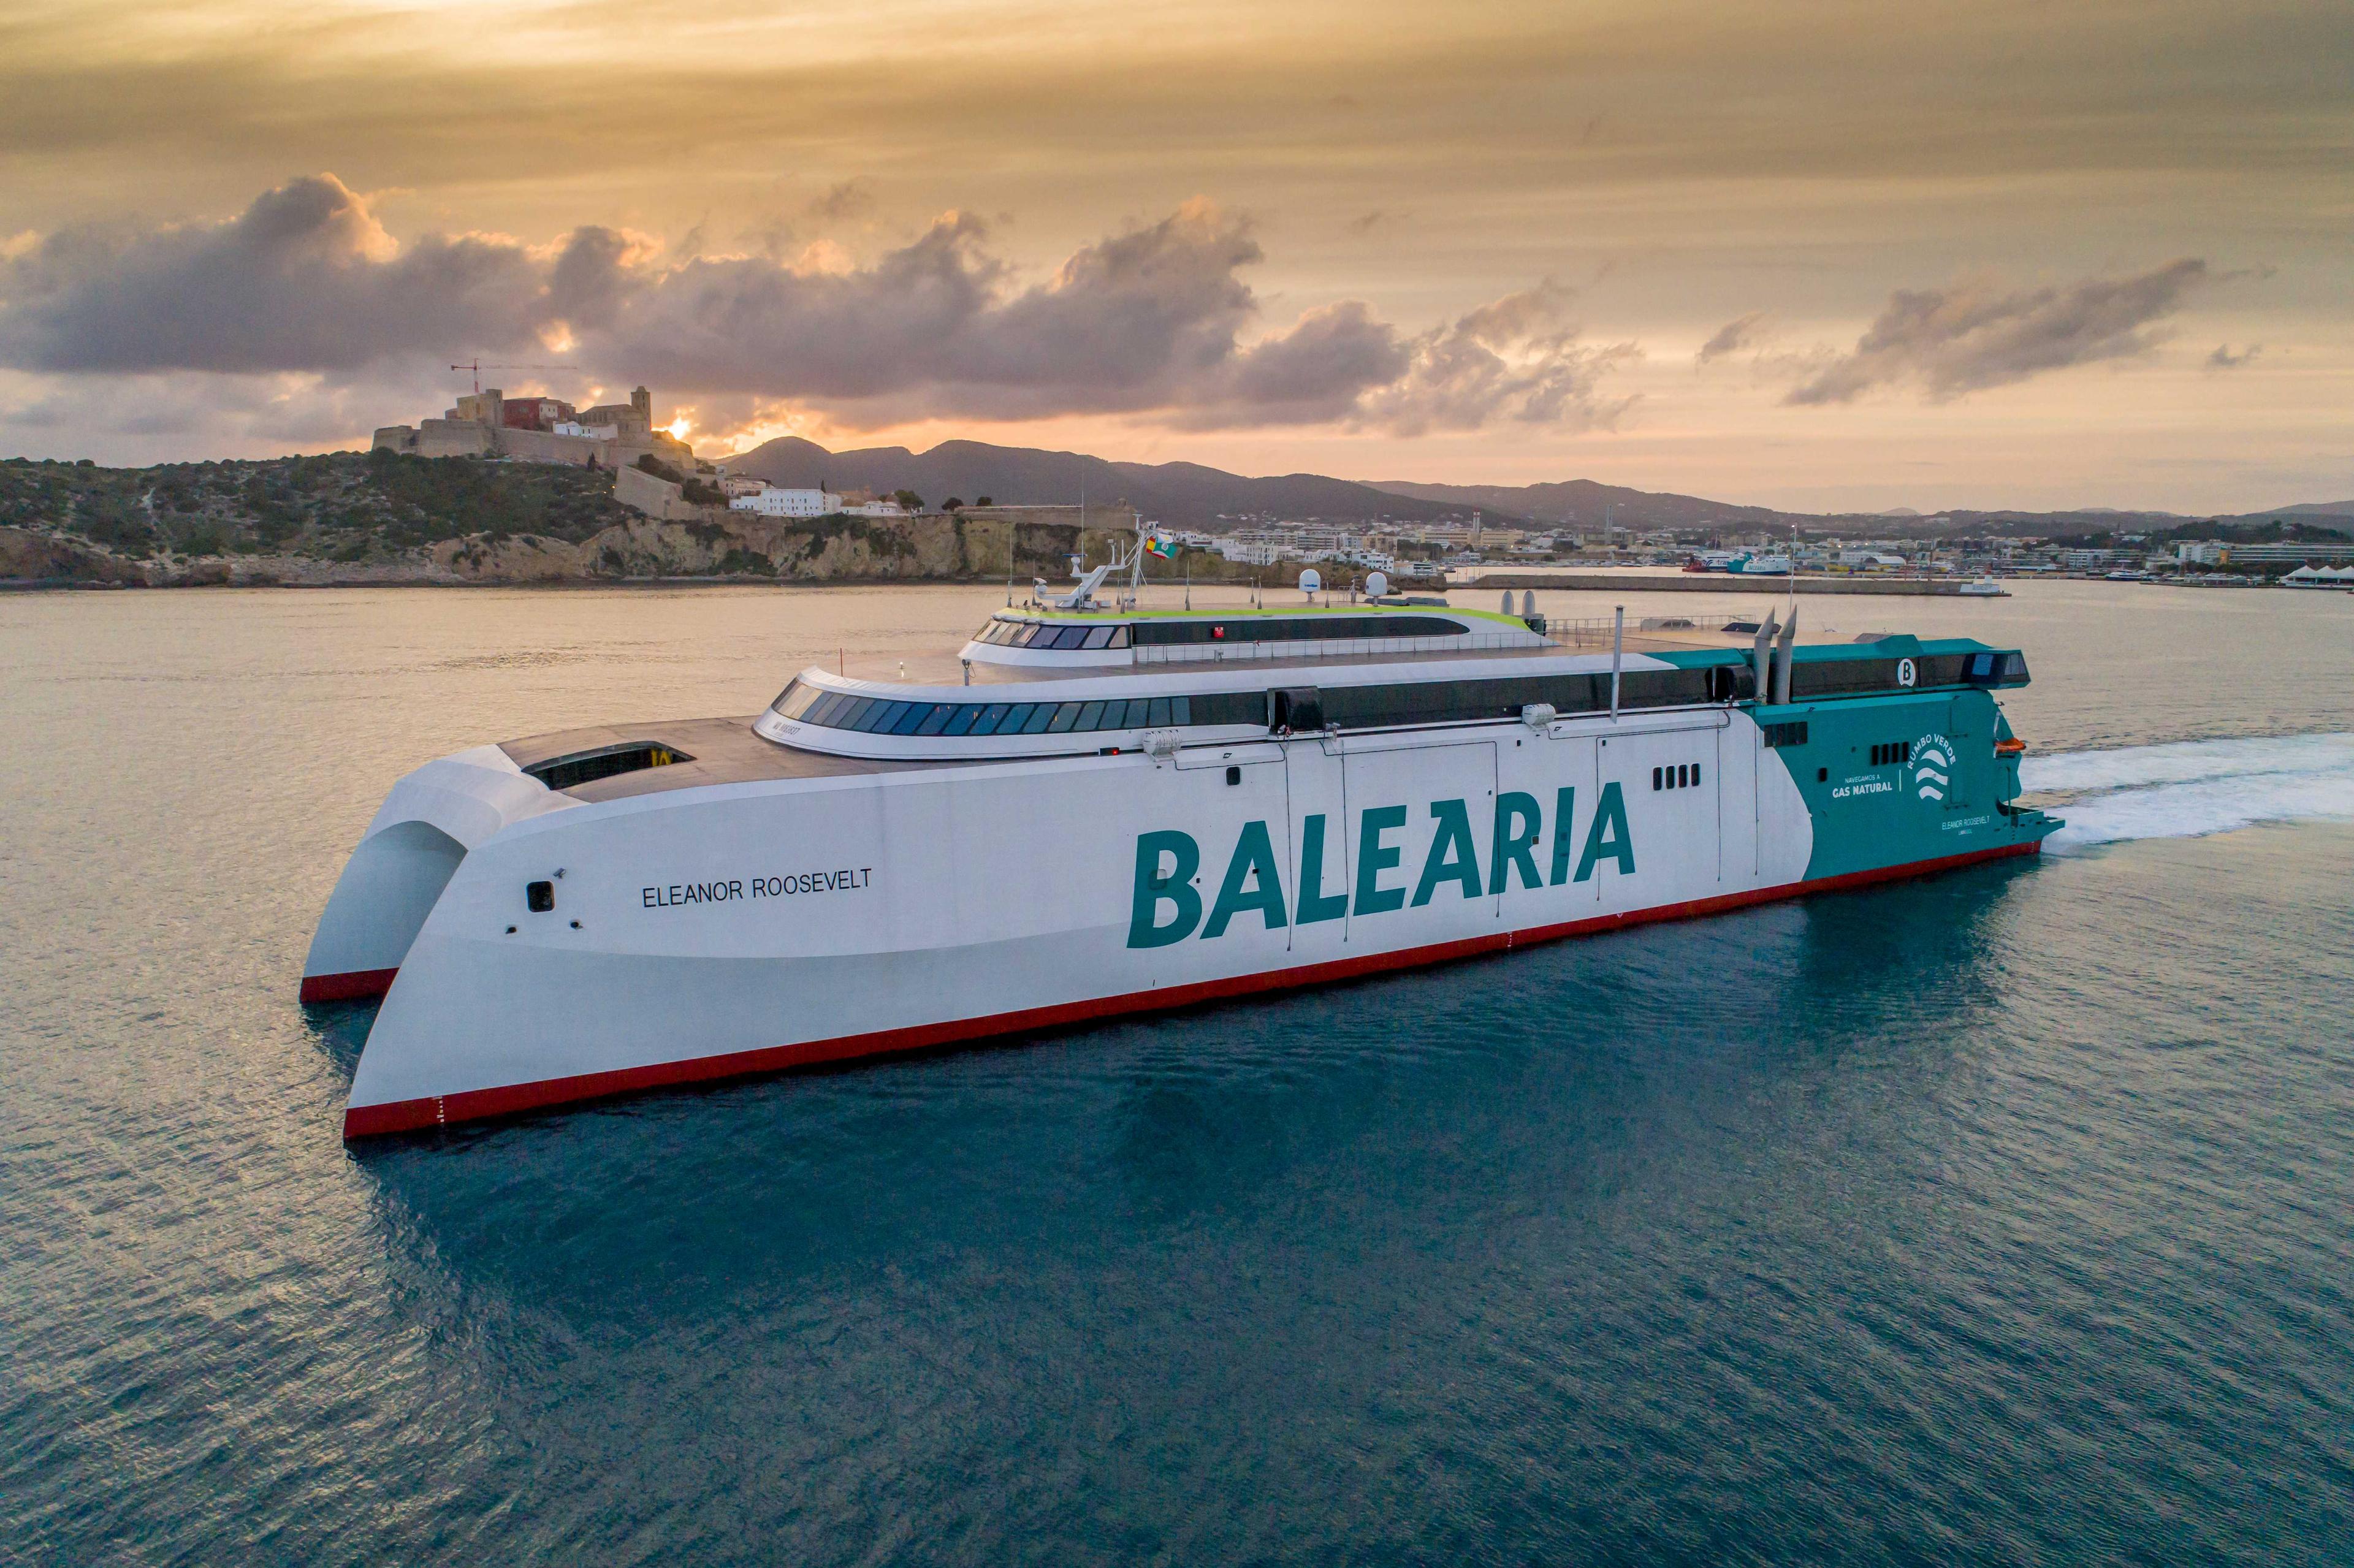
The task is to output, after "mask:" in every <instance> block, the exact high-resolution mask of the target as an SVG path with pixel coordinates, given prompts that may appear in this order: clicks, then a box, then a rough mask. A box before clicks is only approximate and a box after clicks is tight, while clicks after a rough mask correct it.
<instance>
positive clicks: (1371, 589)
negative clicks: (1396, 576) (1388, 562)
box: [1365, 572, 1390, 599]
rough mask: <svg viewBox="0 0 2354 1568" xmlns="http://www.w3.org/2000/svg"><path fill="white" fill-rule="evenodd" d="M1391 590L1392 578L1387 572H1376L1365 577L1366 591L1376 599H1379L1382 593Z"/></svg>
mask: <svg viewBox="0 0 2354 1568" xmlns="http://www.w3.org/2000/svg"><path fill="white" fill-rule="evenodd" d="M1389 591H1390V579H1389V576H1388V574H1387V573H1384V572H1375V573H1374V574H1373V576H1372V577H1367V578H1366V579H1365V592H1366V593H1368V594H1370V595H1371V596H1372V597H1373V598H1374V599H1379V598H1381V597H1382V595H1384V594H1385V593H1387V592H1389Z"/></svg>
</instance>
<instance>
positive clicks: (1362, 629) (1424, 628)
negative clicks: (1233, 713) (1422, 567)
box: [974, 615, 1467, 652]
mask: <svg viewBox="0 0 2354 1568" xmlns="http://www.w3.org/2000/svg"><path fill="white" fill-rule="evenodd" d="M1466 630H1467V629H1466V628H1465V627H1464V626H1463V624H1462V623H1461V622H1459V621H1454V620H1443V619H1441V618H1440V617H1438V616H1435V615H1335V616H1318V617H1315V618H1313V619H1299V620H1251V619H1239V620H1231V621H1214V620H1140V621H1137V622H1135V623H1134V624H1133V625H1132V626H1131V625H1129V624H1128V623H1125V622H1123V623H1121V624H1119V625H1116V626H1103V625H1089V624H1087V623H1086V622H1084V621H1058V620H1002V619H999V620H991V622H990V623H989V625H988V626H987V627H986V628H984V629H983V630H982V631H981V635H980V636H979V637H977V638H975V639H974V641H977V642H986V643H988V644H990V645H991V646H992V647H996V648H1030V649H1036V650H1041V651H1044V650H1050V649H1051V650H1053V651H1055V652H1071V651H1074V650H1076V651H1080V652H1088V651H1092V650H1095V649H1098V648H1125V647H1127V646H1129V641H1130V638H1131V635H1132V636H1133V639H1134V641H1136V642H1137V643H1139V644H1140V645H1143V646H1147V647H1162V646H1173V645H1176V644H1181V643H1192V642H1330V641H1356V640H1361V639H1363V638H1369V637H1460V636H1462V635H1464V634H1465V631H1466Z"/></svg>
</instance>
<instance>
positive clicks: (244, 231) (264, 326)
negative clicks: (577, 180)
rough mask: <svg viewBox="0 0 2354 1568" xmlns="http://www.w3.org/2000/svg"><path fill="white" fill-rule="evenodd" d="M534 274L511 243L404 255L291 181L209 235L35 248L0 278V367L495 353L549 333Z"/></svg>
mask: <svg viewBox="0 0 2354 1568" xmlns="http://www.w3.org/2000/svg"><path fill="white" fill-rule="evenodd" d="M543 283H544V278H543V270H542V269H541V267H540V266H539V265H538V264H537V263H536V262H535V260H533V259H532V258H531V257H530V256H529V255H528V254H527V253H526V252H525V250H524V249H523V248H522V247H520V246H518V245H515V244H514V243H513V242H512V241H506V240H500V239H492V238H475V237H460V238H447V237H443V236H434V237H431V238H426V239H423V240H419V242H417V243H416V244H413V245H411V246H409V247H408V248H407V249H402V248H401V247H399V246H398V245H397V244H396V243H395V242H394V240H393V238H392V237H391V236H390V235H388V234H387V233H386V232H385V230H384V228H383V227H382V226H381V225H380V224H378V223H377V222H376V217H375V216H374V215H373V214H371V213H370V212H369V211H368V208H367V204H366V202H365V201H364V200H363V199H362V198H361V197H360V196H358V195H357V194H356V193H355V192H354V191H352V190H350V189H349V188H348V187H346V186H345V185H344V184H343V182H342V181H340V180H338V179H336V178H335V177H334V175H313V176H310V177H306V178H303V179H298V180H292V181H290V182H288V183H287V184H285V185H281V186H279V187H278V188H277V189H275V190H273V191H270V192H268V193H266V194H265V195H263V196H260V198H259V199H257V200H256V201H255V202H254V203H253V204H252V205H251V206H250V207H247V208H246V210H245V211H244V212H243V213H242V214H240V215H239V217H235V218H233V219H231V220H229V221H228V222H227V223H223V224H219V225H216V226H210V227H206V226H175V227H165V228H149V229H138V228H131V227H129V226H123V225H116V226H105V227H98V228H78V229H68V230H65V231H62V232H59V233H57V234H53V235H50V236H48V237H47V238H44V239H43V240H42V241H41V242H40V243H39V244H37V245H36V246H33V247H31V248H29V249H26V250H24V251H23V252H21V253H20V254H18V255H16V256H15V257H13V258H11V259H10V260H8V261H7V262H6V263H5V267H0V301H4V302H5V309H0V363H5V364H6V365H9V366H15V367H17V368H19V369H27V370H48V371H60V372H66V373H91V372H98V373H110V372H111V373H122V372H137V371H149V370H175V369H194V370H211V371H223V372H231V373H251V372H272V371H297V370H306V371H307V370H348V369H353V368H355V367H357V366H364V365H367V364H369V363H371V362H373V361H376V360H379V359H383V358H385V357H387V356H389V355H400V354H409V353H414V352H416V351H417V350H418V349H419V347H420V345H428V346H431V347H434V348H437V349H438V348H445V347H446V348H447V349H448V350H450V351H451V353H456V352H459V351H461V350H464V349H469V348H485V349H504V348H510V347H514V346H517V345H519V344H523V343H525V342H526V341H529V340H530V339H531V337H532V336H533V334H534V331H535V328H536V326H537V325H538V324H539V323H541V322H542V321H543V320H544V319H545V315H546V312H545V307H544V304H543V302H542V300H541V297H540V296H541V293H542V287H543Z"/></svg>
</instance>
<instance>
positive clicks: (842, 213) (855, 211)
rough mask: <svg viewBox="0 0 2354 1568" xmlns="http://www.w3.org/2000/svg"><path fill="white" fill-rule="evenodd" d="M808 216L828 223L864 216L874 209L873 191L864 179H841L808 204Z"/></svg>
mask: <svg viewBox="0 0 2354 1568" xmlns="http://www.w3.org/2000/svg"><path fill="white" fill-rule="evenodd" d="M809 210H810V216H811V217H816V218H821V219H823V220H824V221H826V222H828V223H839V222H841V221H843V219H845V218H853V217H865V216H866V215H867V214H868V213H871V212H873V211H874V210H875V191H874V187H873V186H871V185H868V184H867V183H866V182H865V181H864V180H843V181H842V182H841V183H840V184H838V185H832V186H830V187H829V188H828V189H827V190H826V192H825V194H824V195H823V196H819V197H817V198H816V199H815V200H813V201H811V203H810V204H809Z"/></svg>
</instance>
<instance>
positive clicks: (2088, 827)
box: [2020, 734, 2354, 853]
mask: <svg viewBox="0 0 2354 1568" xmlns="http://www.w3.org/2000/svg"><path fill="white" fill-rule="evenodd" d="M2020 784H2021V785H2022V786H2023V787H2024V788H2025V789H2027V790H2028V791H2029V792H2030V795H2031V800H2030V802H2029V803H2031V804H2034V805H2039V806H2042V807H2043V808H2045V809H2046V810H2052V811H2053V812H2055V813H2056V814H2058V815H2060V816H2062V817H2065V818H2066V819H2067V821H2068V825H2067V826H2066V827H2065V828H2062V830H2061V831H2060V832H2057V833H2054V834H2053V835H2052V837H2051V838H2050V839H2048V840H2046V841H2045V846H2046V847H2047V848H2048V849H2051V850H2054V851H2058V852H2061V853H2066V852H2068V851H2071V850H2082V849H2088V848H2091V847H2093V846H2094V845H2096V844H2107V843H2119V842H2125V841H2126V840H2129V839H2179V838H2196V837H2199V836H2200V835H2202V834H2207V833H2221V832H2230V831H2232V829H2234V828H2244V827H2249V826H2252V825H2253V824H2255V823H2258V822H2285V821H2354V734H2327V735H2291V736H2271V737H2267V738H2261V739H2249V740H2186V741H2175V742H2171V743H2169V744H2167V745H2163V746H2130V747H2119V748H2117V749H2115V750H2114V751H2074V752H2063V753H2062V754H2061V755H2059V756H2056V757H2031V758H2027V759H2026V760H2025V761H2024V762H2022V763H2021V764H2020Z"/></svg>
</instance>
